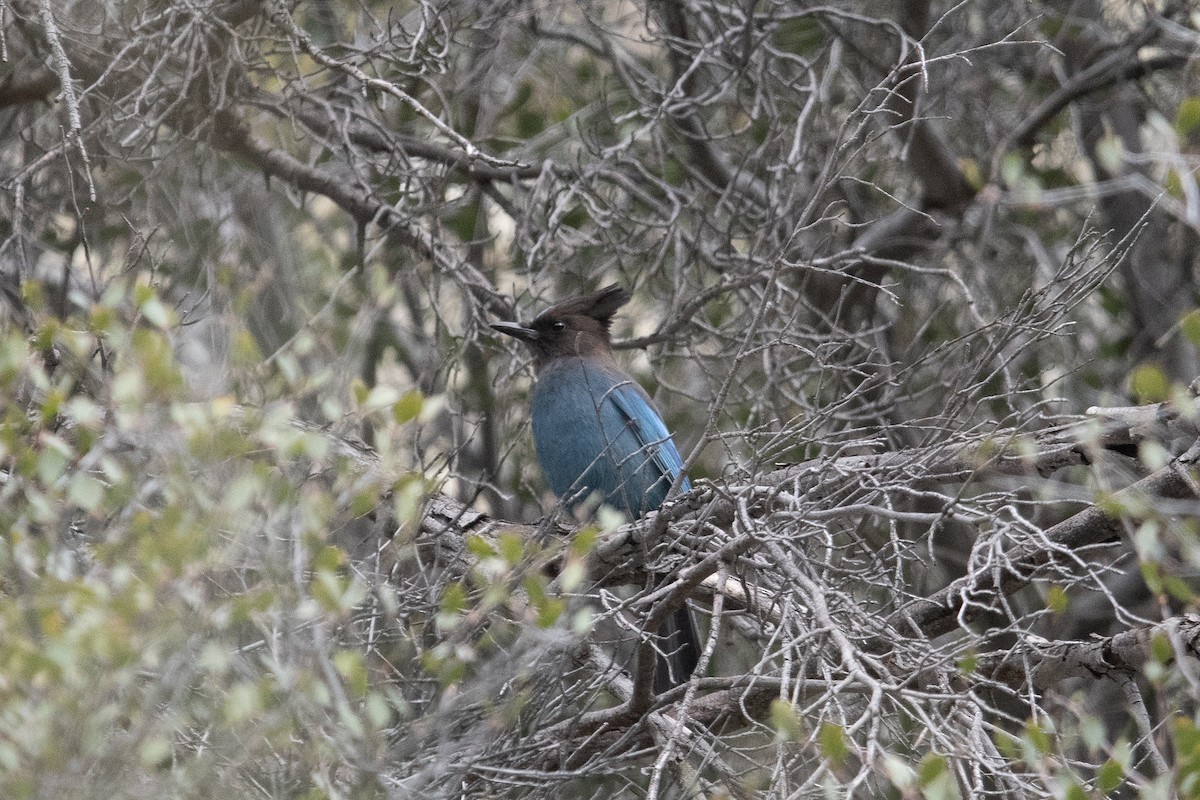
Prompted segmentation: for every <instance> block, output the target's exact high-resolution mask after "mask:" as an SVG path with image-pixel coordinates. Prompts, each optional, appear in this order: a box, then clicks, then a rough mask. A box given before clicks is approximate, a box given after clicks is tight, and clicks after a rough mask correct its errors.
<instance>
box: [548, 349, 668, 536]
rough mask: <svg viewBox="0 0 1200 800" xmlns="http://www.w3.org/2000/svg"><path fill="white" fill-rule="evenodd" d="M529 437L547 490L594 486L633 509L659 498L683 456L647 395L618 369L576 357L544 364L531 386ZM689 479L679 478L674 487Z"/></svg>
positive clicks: (566, 496) (569, 495)
mask: <svg viewBox="0 0 1200 800" xmlns="http://www.w3.org/2000/svg"><path fill="white" fill-rule="evenodd" d="M532 411H533V414H532V416H533V438H534V443H535V444H536V446H537V456H538V461H539V462H540V463H541V465H542V471H543V472H544V473H545V475H546V480H547V481H548V482H549V484H550V488H551V489H553V490H554V493H555V494H556V495H558V496H559V497H560V498H562V499H563V500H564V501H565V502H566V503H568V504H569V505H576V504H578V503H580V502H582V501H583V500H585V499H587V498H588V497H589V496H590V495H592V494H593V493H595V492H597V491H598V492H600V493H601V494H602V495H603V500H604V502H606V503H608V504H609V505H611V506H613V507H614V508H617V509H618V510H621V511H624V512H625V513H626V514H628V515H629V516H630V517H640V516H642V515H643V514H645V513H646V512H648V511H653V510H654V509H657V508H658V507H659V506H661V505H662V503H663V500H665V499H666V497H667V492H668V491H669V490H670V488H671V484H672V482H673V481H674V479H675V476H676V475H678V474H679V472H680V471H681V470H682V469H683V459H682V458H680V456H679V451H678V450H677V449H676V447H675V443H674V442H673V441H671V434H670V433H668V432H667V428H666V425H664V424H663V421H662V418H661V417H660V416H659V415H658V412H657V411H656V410H655V409H654V405H653V403H651V402H650V398H649V396H648V395H647V394H646V392H645V390H643V389H642V387H641V386H639V385H638V384H637V383H636V382H634V381H633V380H632V379H631V378H629V376H627V375H624V374H623V373H621V372H620V371H618V370H616V369H613V368H611V367H607V366H604V365H600V364H597V363H594V362H590V361H584V360H583V359H580V358H564V359H559V360H558V361H555V362H553V363H551V364H550V365H548V366H546V367H545V368H544V369H543V370H542V372H541V374H540V375H539V376H538V380H537V385H536V386H535V387H534V390H533V409H532ZM689 489H691V484H690V483H689V482H688V480H687V479H686V478H684V480H683V482H682V490H683V491H688V490H689Z"/></svg>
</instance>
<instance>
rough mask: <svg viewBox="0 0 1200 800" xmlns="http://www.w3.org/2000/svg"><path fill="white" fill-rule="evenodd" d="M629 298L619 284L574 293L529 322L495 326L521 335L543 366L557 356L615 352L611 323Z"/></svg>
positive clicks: (609, 353)
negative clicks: (587, 292) (613, 350)
mask: <svg viewBox="0 0 1200 800" xmlns="http://www.w3.org/2000/svg"><path fill="white" fill-rule="evenodd" d="M628 302H629V292H627V291H625V290H624V289H623V288H621V287H620V286H617V285H615V284H614V285H612V286H606V287H604V288H603V289H601V290H600V291H598V292H592V293H591V294H585V295H581V296H579V297H572V298H570V299H568V300H563V301H562V302H561V303H558V304H557V305H553V306H551V307H550V308H547V309H546V310H545V311H543V312H542V313H540V314H538V315H537V316H536V317H534V318H533V321H532V322H530V323H529V324H528V325H521V324H518V323H516V322H497V323H494V324H493V325H492V328H493V329H495V330H498V331H500V332H501V333H504V334H508V335H509V336H512V337H514V338H516V339H520V340H521V341H522V342H524V343H525V344H526V346H528V347H529V349H530V351H531V352H532V353H533V360H534V365H535V366H536V367H537V368H538V369H541V368H542V367H543V366H545V365H546V364H548V363H549V362H551V361H553V360H554V359H556V358H563V357H567V356H599V357H608V356H611V354H612V345H611V341H610V339H609V333H608V330H609V327H610V326H611V325H612V318H613V315H614V314H616V313H617V309H619V308H620V307H621V306H623V305H625V304H626V303H628Z"/></svg>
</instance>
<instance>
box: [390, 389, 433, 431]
mask: <svg viewBox="0 0 1200 800" xmlns="http://www.w3.org/2000/svg"><path fill="white" fill-rule="evenodd" d="M424 405H425V395H424V394H422V393H421V390H420V389H411V390H409V391H407V392H405V393H404V394H403V395H401V396H400V399H399V400H397V401H396V403H395V405H393V406H392V416H393V417H394V418H395V420H396V424H397V425H403V424H405V423H406V422H411V421H412V420H414V419H416V418H417V416H418V415H419V414H420V413H421V409H422V407H424Z"/></svg>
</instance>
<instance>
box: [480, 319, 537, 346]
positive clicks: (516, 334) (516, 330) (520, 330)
mask: <svg viewBox="0 0 1200 800" xmlns="http://www.w3.org/2000/svg"><path fill="white" fill-rule="evenodd" d="M490 327H491V329H492V330H494V331H500V332H501V333H504V334H508V335H509V336H511V337H513V338H514V339H520V340H521V341H522V342H536V341H537V340H538V333H537V331H535V330H534V329H533V328H526V327H525V326H524V325H520V324H518V323H516V322H493V323H492V324H491V326H490Z"/></svg>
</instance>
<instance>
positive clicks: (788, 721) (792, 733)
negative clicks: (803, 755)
mask: <svg viewBox="0 0 1200 800" xmlns="http://www.w3.org/2000/svg"><path fill="white" fill-rule="evenodd" d="M770 717H771V727H772V728H774V729H775V736H776V737H777V738H778V739H779V740H780V741H786V742H798V741H800V739H801V738H803V735H804V726H803V725H801V723H800V716H799V715H798V714H797V713H796V707H795V706H794V705H792V704H791V703H789V702H787V701H786V700H779V699H775V700H772V701H771V714H770Z"/></svg>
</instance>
